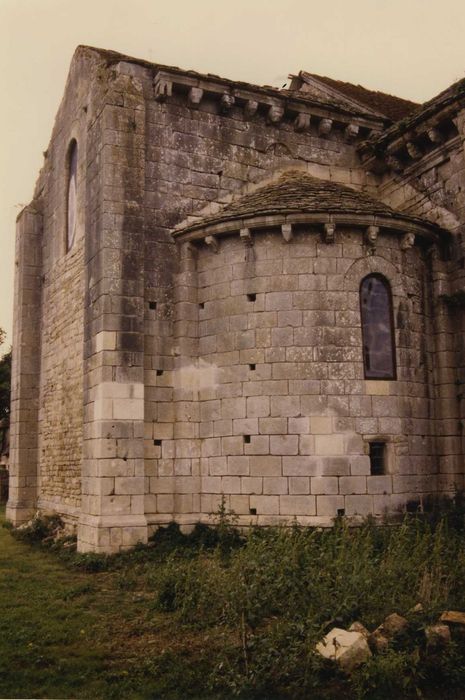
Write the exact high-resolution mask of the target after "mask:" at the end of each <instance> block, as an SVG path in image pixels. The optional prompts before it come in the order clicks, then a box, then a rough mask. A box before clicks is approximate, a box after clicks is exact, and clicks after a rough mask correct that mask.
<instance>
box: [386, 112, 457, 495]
mask: <svg viewBox="0 0 465 700" xmlns="http://www.w3.org/2000/svg"><path fill="white" fill-rule="evenodd" d="M455 124H456V126H457V129H458V134H457V130H453V131H452V133H451V134H450V138H449V140H448V141H447V143H442V144H441V145H440V146H438V147H437V148H435V149H433V150H432V151H431V152H429V153H425V154H424V155H423V157H421V158H418V159H416V160H415V161H413V162H412V163H411V164H410V166H409V167H408V168H406V169H405V171H404V172H402V173H398V174H396V175H394V176H393V174H392V173H389V174H387V175H385V176H384V177H383V178H382V179H381V182H380V186H379V195H378V196H379V197H380V199H382V200H383V201H385V202H386V203H388V204H390V205H391V206H392V207H395V208H396V209H398V210H400V211H405V212H408V213H409V214H413V215H415V216H419V217H422V218H423V219H425V220H429V221H431V222H433V223H437V224H439V225H440V226H442V227H444V228H445V229H447V230H449V231H450V232H451V234H452V235H451V236H450V237H448V238H446V237H445V239H444V246H443V247H442V249H441V250H436V251H434V252H432V256H431V264H432V279H431V282H432V283H431V286H430V288H429V295H430V304H431V307H432V309H433V336H432V340H433V343H432V349H433V364H434V377H435V386H434V390H433V396H434V397H435V401H434V407H433V409H434V413H433V416H434V421H435V433H436V450H437V454H438V463H439V477H438V478H439V480H440V483H441V484H443V485H444V488H447V489H449V490H450V491H453V490H454V489H460V488H462V487H463V478H464V470H463V460H464V454H465V441H464V430H463V420H464V419H465V401H464V400H463V399H462V396H463V391H462V382H463V381H464V373H463V367H464V351H463V347H464V344H463V331H462V328H463V324H464V318H465V313H464V307H463V296H464V292H465V276H464V265H463V260H464V258H465V247H464V246H465V236H464V234H465V190H464V188H463V184H462V183H463V181H464V177H465V158H464V153H463V144H462V138H463V136H462V134H463V133H464V114H463V113H460V114H459V115H458V117H457V119H456V120H455Z"/></svg>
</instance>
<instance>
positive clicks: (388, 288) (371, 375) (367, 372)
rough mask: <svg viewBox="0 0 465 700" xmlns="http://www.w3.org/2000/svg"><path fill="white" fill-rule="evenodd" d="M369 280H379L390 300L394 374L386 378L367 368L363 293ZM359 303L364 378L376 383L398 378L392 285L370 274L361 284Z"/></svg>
mask: <svg viewBox="0 0 465 700" xmlns="http://www.w3.org/2000/svg"><path fill="white" fill-rule="evenodd" d="M369 279H377V280H378V281H379V282H381V283H382V285H383V287H384V289H385V291H386V294H387V299H388V306H389V311H388V314H389V328H390V344H389V345H390V350H391V361H392V372H391V373H390V374H389V375H384V376H377V375H376V373H373V371H372V370H371V369H370V368H369V367H368V366H367V357H366V352H365V348H366V346H367V343H366V340H367V339H366V331H365V327H366V325H368V324H367V323H366V310H364V308H363V304H362V291H363V286H364V284H365V283H366V282H367V280H369ZM359 303H360V320H361V326H362V355H363V372H364V377H365V379H372V380H376V381H389V380H393V379H396V378H397V362H396V338H395V327H394V310H393V303H392V291H391V285H390V284H389V281H388V280H387V279H386V277H384V276H383V275H381V274H379V273H376V272H375V273H370V274H369V275H366V276H365V277H364V278H363V279H362V281H361V282H360V288H359Z"/></svg>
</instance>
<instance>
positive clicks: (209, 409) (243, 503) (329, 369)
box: [150, 229, 438, 523]
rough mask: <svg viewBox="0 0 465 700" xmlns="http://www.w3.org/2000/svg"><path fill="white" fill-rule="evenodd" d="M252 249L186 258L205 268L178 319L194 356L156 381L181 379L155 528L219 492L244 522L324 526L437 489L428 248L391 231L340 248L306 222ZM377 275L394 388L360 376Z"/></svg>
mask: <svg viewBox="0 0 465 700" xmlns="http://www.w3.org/2000/svg"><path fill="white" fill-rule="evenodd" d="M254 241H255V243H254V246H253V247H245V246H244V244H243V243H242V241H240V240H239V237H238V236H234V237H227V238H225V239H222V240H221V244H220V252H219V253H218V254H215V253H214V252H211V251H210V250H209V249H208V248H207V246H204V245H202V244H197V245H200V247H199V249H198V251H197V252H196V253H193V252H191V253H190V256H189V253H186V257H187V258H189V257H190V258H191V259H192V258H193V259H196V260H197V277H196V284H194V282H192V287H194V286H195V287H196V290H195V291H196V294H195V292H194V289H192V290H191V292H190V293H189V295H188V297H189V301H187V297H185V298H184V299H183V300H181V301H179V304H178V305H177V316H176V318H177V324H182V325H180V328H181V329H182V330H181V335H182V336H183V338H184V339H186V338H187V339H190V340H191V347H192V349H193V350H194V348H195V347H197V348H198V361H197V358H194V357H190V358H189V357H188V356H185V357H184V362H183V363H180V366H179V367H178V368H177V369H175V370H174V373H173V376H172V377H170V373H168V374H167V376H165V373H164V374H163V376H162V383H163V384H164V383H165V382H166V383H168V384H169V383H171V384H172V385H173V386H174V392H175V394H174V421H175V422H174V426H173V425H172V423H171V422H170V423H168V424H165V423H162V424H160V423H157V424H155V425H154V434H155V435H156V436H157V437H158V441H159V444H158V445H157V447H156V450H157V453H156V454H154V456H155V457H156V456H158V457H159V458H158V460H156V459H154V460H151V461H150V470H151V471H150V474H154V473H155V474H157V475H156V476H151V478H150V490H151V492H152V494H158V495H157V497H156V498H157V510H158V516H154V520H155V521H156V522H159V521H160V520H161V521H162V520H163V519H164V517H165V518H166V517H167V516H168V514H169V517H172V516H173V515H174V517H176V518H178V519H179V520H180V521H181V522H189V521H191V522H192V521H195V519H196V518H198V517H199V515H198V511H197V509H199V511H200V513H201V517H208V514H209V513H211V512H213V511H215V510H216V508H217V505H218V502H219V500H220V499H221V494H222V493H224V494H225V495H227V502H228V505H230V506H231V508H233V509H234V510H235V511H236V513H238V514H239V515H241V516H242V520H243V522H250V517H251V514H254V513H255V512H256V514H257V516H258V522H260V523H267V522H271V521H273V522H274V521H276V519H283V520H289V519H290V518H292V517H293V516H294V515H297V516H298V518H299V520H300V521H301V522H329V521H330V518H332V517H334V516H335V515H336V513H337V510H339V509H343V510H344V511H345V513H346V514H347V515H355V514H359V515H366V514H367V513H375V514H381V513H382V512H383V510H384V509H385V508H389V509H393V510H395V509H396V507H400V508H402V507H405V504H406V503H407V502H408V501H409V500H416V501H418V499H419V498H421V496H422V495H423V494H428V493H431V492H433V491H435V489H436V487H437V485H438V484H437V478H436V472H437V464H436V461H435V458H434V454H435V447H434V434H433V424H432V422H431V420H430V417H431V413H432V399H431V386H432V361H431V356H430V354H429V353H428V350H427V347H428V346H429V344H430V338H431V314H430V309H429V306H428V299H427V295H426V294H425V288H426V286H427V284H428V278H429V270H428V262H427V259H426V257H425V255H424V251H423V250H422V249H421V247H417V248H415V249H413V250H412V251H408V252H402V251H401V250H400V248H399V237H398V236H397V235H396V234H384V235H382V236H381V238H380V239H379V242H378V245H377V247H376V251H375V254H374V255H372V254H371V253H370V251H369V250H368V249H367V247H366V246H365V245H364V244H363V233H362V231H361V230H346V231H344V232H340V233H337V234H336V242H335V244H332V245H330V244H325V243H323V242H322V241H321V234H320V233H319V231H317V230H311V229H309V230H302V231H300V232H299V233H298V234H297V235H296V236H295V238H294V239H293V240H292V242H291V243H285V242H284V241H283V239H282V237H281V235H280V234H279V233H276V232H273V233H271V232H270V233H268V234H267V233H262V234H256V235H254ZM190 245H191V246H192V244H190ZM370 272H379V273H381V274H383V275H384V276H385V277H386V278H387V279H388V280H389V282H390V284H391V286H392V292H393V302H394V316H395V326H396V346H397V365H398V367H397V370H398V379H397V380H396V381H365V380H364V378H363V376H364V375H363V364H362V341H361V325H360V311H359V285H360V282H361V280H362V279H363V277H364V276H365V275H366V274H369V273H370ZM183 274H184V275H186V274H188V275H189V276H190V278H191V279H192V278H193V277H194V272H193V271H192V270H191V271H189V272H188V273H187V272H184V273H183V272H181V275H183ZM249 294H255V295H256V297H255V300H254V301H251V300H250V299H249V298H248V296H247V295H249ZM197 330H198V345H197V346H195V345H192V341H194V340H195V338H196V332H197ZM181 347H182V345H181V344H178V348H181ZM192 354H193V353H192ZM172 420H173V418H171V421H172ZM172 435H173V436H174V437H175V438H176V439H174V440H173V439H170V438H171V436H172ZM376 438H378V439H383V440H385V441H386V443H387V450H388V460H387V461H388V473H387V474H386V475H385V476H371V475H370V465H369V458H368V456H367V453H368V441H369V440H373V439H376ZM189 514H190V517H189Z"/></svg>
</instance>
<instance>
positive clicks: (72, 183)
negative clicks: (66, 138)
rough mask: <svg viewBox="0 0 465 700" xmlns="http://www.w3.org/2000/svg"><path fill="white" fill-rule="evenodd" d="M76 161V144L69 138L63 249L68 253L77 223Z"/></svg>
mask: <svg viewBox="0 0 465 700" xmlns="http://www.w3.org/2000/svg"><path fill="white" fill-rule="evenodd" d="M77 162H78V144H77V141H76V139H74V138H73V139H71V141H70V143H69V146H68V150H67V154H66V234H65V250H66V252H67V253H68V252H69V251H70V250H71V248H72V247H73V245H74V240H75V238H76V224H77ZM71 188H74V212H73V213H74V217H73V219H72V221H71V220H70V198H71V196H72V192H71Z"/></svg>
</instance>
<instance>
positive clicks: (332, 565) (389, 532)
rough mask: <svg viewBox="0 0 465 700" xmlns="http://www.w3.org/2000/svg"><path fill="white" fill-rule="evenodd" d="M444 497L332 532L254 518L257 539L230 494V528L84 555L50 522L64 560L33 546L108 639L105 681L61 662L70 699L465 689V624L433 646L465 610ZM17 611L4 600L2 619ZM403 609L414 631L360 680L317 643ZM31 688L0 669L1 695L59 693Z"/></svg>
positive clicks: (452, 521)
mask: <svg viewBox="0 0 465 700" xmlns="http://www.w3.org/2000/svg"><path fill="white" fill-rule="evenodd" d="M445 505H446V504H441V508H440V509H439V508H437V509H436V510H435V509H433V512H432V515H431V516H430V517H429V518H426V517H419V516H409V517H408V518H407V519H405V520H404V521H403V522H402V523H401V524H400V525H395V526H393V525H384V526H381V527H379V526H375V525H374V524H373V523H372V522H371V521H367V522H366V523H365V524H364V525H363V526H361V527H358V528H350V527H349V526H348V524H347V522H346V521H344V520H343V519H340V520H338V521H336V523H335V526H334V528H332V529H326V530H318V529H309V528H301V527H298V526H297V525H295V526H293V527H288V528H283V527H278V528H267V529H263V528H261V529H260V528H255V529H252V530H251V531H250V532H249V533H248V536H247V537H244V536H242V535H241V534H240V533H239V532H238V531H237V530H236V529H235V527H234V518H233V516H232V514H228V513H227V512H226V511H225V509H224V506H223V508H222V509H221V510H220V512H219V513H218V514H217V522H218V525H217V527H216V528H208V527H206V526H198V527H197V528H196V529H195V530H194V531H193V533H191V534H190V535H184V534H182V533H181V532H180V530H179V528H178V527H177V526H176V525H174V524H172V525H170V526H169V527H168V528H166V529H161V530H159V531H158V532H157V533H156V534H155V536H154V538H153V539H152V542H151V543H150V546H148V547H139V548H136V550H134V551H133V552H131V553H124V554H121V555H118V556H114V557H102V556H96V555H78V554H75V553H73V552H71V548H70V547H69V539H68V540H66V543H67V547H66V548H63V546H62V543H61V544H51V541H50V532H51V528H52V525H51V524H49V527H48V529H47V527H45V530H47V534H45V541H46V542H47V543H48V546H49V547H52V549H55V550H56V552H57V553H58V554H59V557H61V559H62V561H61V562H60V560H59V559H57V557H56V556H55V554H53V555H52V553H50V552H47V551H46V550H44V548H43V547H41V549H40V550H38V549H37V547H35V548H34V549H33V550H32V553H33V555H34V556H35V557H39V559H38V562H39V561H40V557H42V558H43V561H45V562H47V565H50V562H51V561H53V566H54V567H56V569H57V572H59V577H60V580H61V581H62V582H63V580H64V579H66V576H68V577H69V584H68V586H64V588H65V589H66V590H65V591H63V590H62V591H61V593H60V606H65V607H66V609H67V610H68V613H67V614H68V616H71V619H72V617H73V611H74V613H76V609H79V608H81V610H82V612H83V615H84V616H90V618H89V619H91V620H92V622H91V623H90V627H88V626H87V623H86V628H87V631H86V639H89V636H88V635H91V636H92V638H95V640H96V641H95V644H96V649H98V653H99V654H100V659H101V660H100V662H99V664H100V666H101V669H100V671H99V685H98V687H97V686H95V684H94V685H92V684H91V683H89V680H88V676H86V671H85V668H84V667H83V677H82V679H81V680H80V681H79V682H77V681H76V679H74V680H73V684H72V685H69V684H68V685H66V682H67V680H66V679H67V677H66V674H64V675H63V671H62V672H61V678H62V684H61V686H60V685H57V679H56V673H57V669H56V667H55V666H54V665H53V664H51V665H50V666H49V676H50V677H51V678H54V679H55V680H54V682H55V685H51V686H50V687H52V688H54V691H55V695H57V694H59V695H60V696H61V697H72V696H74V697H76V696H79V697H98V696H99V693H101V695H100V696H104V697H115V698H117V697H118V698H119V697H140V698H155V697H163V698H165V697H166V698H178V697H179V698H181V697H199V698H200V697H201V698H209V697H211V698H229V697H231V698H232V697H240V698H309V697H311V698H312V699H318V698H320V699H329V698H336V697H344V698H347V699H348V700H349V699H351V698H352V699H354V700H362V699H366V700H370V699H372V700H378V699H382V698H394V697H395V698H410V697H424V698H444V697H447V698H454V697H455V698H461V697H464V695H463V691H462V688H463V686H464V684H465V645H464V643H463V639H461V638H460V637H457V635H456V634H455V633H454V634H453V639H452V642H451V643H450V644H448V645H446V646H444V647H443V648H442V649H439V650H438V649H436V650H434V652H432V651H431V650H430V649H427V647H426V641H425V634H424V630H425V627H426V626H428V625H429V624H431V623H433V622H435V621H436V620H437V619H438V616H439V615H440V613H441V612H442V611H444V610H447V609H456V610H465V541H464V531H463V523H464V519H463V515H464V512H463V505H462V503H461V501H460V500H458V501H457V502H456V503H455V504H454V505H453V506H452V507H449V512H448V513H446V514H445V515H444V511H445V510H447V508H446V507H445ZM41 527H42V526H41ZM33 529H34V531H35V532H36V534H37V533H38V531H39V529H40V527H39V526H38V525H37V524H36V525H34V526H33ZM42 534H44V533H42ZM5 536H7V533H4V535H3V537H5ZM20 536H21V537H23V539H24V538H25V537H27V539H28V541H29V542H30V541H33V540H36V539H37V538H36V537H35V536H34V537H32V536H29V535H26V534H25V531H23V533H22V534H21V535H20ZM15 547H16V548H18V547H19V548H22V549H20V550H17V551H22V552H27V551H29V552H30V546H29V545H26V544H23V543H16V544H15ZM29 556H31V555H29ZM12 564H13V562H11V564H10V565H12ZM71 569H74V572H73V573H71ZM76 570H77V571H76ZM90 572H94V573H90ZM71 582H72V583H71ZM37 585H38V586H39V587H40V585H41V583H40V581H39V583H38V584H37ZM62 585H63V583H62ZM55 588H56V587H55ZM53 589H54V587H53V586H50V588H49V591H53ZM9 590H10V596H15V595H17V589H16V588H14V587H12V588H10V589H9ZM49 595H51V593H50V592H49ZM418 603H421V604H422V610H421V611H420V612H418V611H416V612H414V611H413V610H412V609H413V607H414V606H416V605H417V604H418ZM14 609H15V608H14V606H12V607H11V606H8V607H6V608H5V609H4V610H0V621H1V622H0V626H2V625H3V626H4V625H5V624H6V621H5V617H6V618H8V616H9V615H10V616H11V610H14ZM9 611H10V612H9ZM392 612H397V613H400V614H402V615H405V616H406V617H407V619H408V620H409V628H408V633H407V634H404V635H402V636H401V637H400V638H399V639H396V640H394V641H393V642H392V643H391V645H390V646H389V648H388V649H387V651H386V652H385V653H381V654H378V655H375V656H373V657H372V658H371V659H370V660H369V661H368V662H367V663H365V664H363V665H362V666H360V667H359V668H358V670H356V671H355V672H353V673H352V675H351V676H350V677H348V676H345V675H343V674H342V673H341V672H340V671H338V670H337V668H336V667H335V666H333V664H332V663H331V662H327V661H325V660H323V659H322V658H321V657H320V656H319V655H317V654H316V653H315V644H316V642H317V641H319V640H320V639H321V637H322V636H323V635H324V634H325V633H326V632H327V631H328V630H329V629H330V628H331V627H333V626H338V627H348V626H349V625H350V624H351V623H352V622H354V621H356V620H357V621H360V622H362V623H363V624H364V625H365V626H366V627H368V628H369V629H370V630H372V629H374V628H375V627H376V626H377V625H379V624H380V623H381V622H382V620H383V619H384V617H385V616H386V615H388V614H390V613H392ZM65 628H66V623H65V622H63V623H62V631H61V634H63V630H64V629H65ZM57 634H58V632H57ZM58 636H60V635H58ZM11 642H12V639H11V633H10V643H11ZM24 642H25V643H26V648H27V635H26V636H25V638H24ZM0 644H3V645H4V646H5V644H6V642H5V639H3V642H0ZM57 644H58V647H59V645H60V641H58V642H57ZM83 645H84V640H83ZM116 649H117V650H118V651H116V652H115V650H116ZM121 649H125V650H127V651H128V654H129V657H130V659H131V663H130V664H129V665H128V663H127V659H125V657H124V655H122V654H121ZM16 651H17V649H16ZM9 653H11V652H9ZM62 653H63V652H62ZM0 654H1V655H2V658H3V657H4V650H3V649H1V648H0ZM24 663H26V666H27V665H28V664H29V663H30V662H29V661H28V657H27V654H26V656H25V661H24V660H22V662H21V664H22V665H24ZM126 671H127V675H125V672H126ZM26 676H27V674H26ZM15 677H16V679H17V675H16V676H15ZM2 683H3V685H2ZM76 683H77V685H76ZM17 691H18V693H17V695H13V694H12V692H11V682H10V684H8V673H7V676H5V675H0V694H2V693H3V694H4V695H7V694H8V696H10V697H18V696H25V695H29V696H35V697H46V695H41V694H40V692H38V690H37V688H36V687H34V685H26V686H25V687H22V688H19V687H18V688H17ZM58 691H59V692H58Z"/></svg>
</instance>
